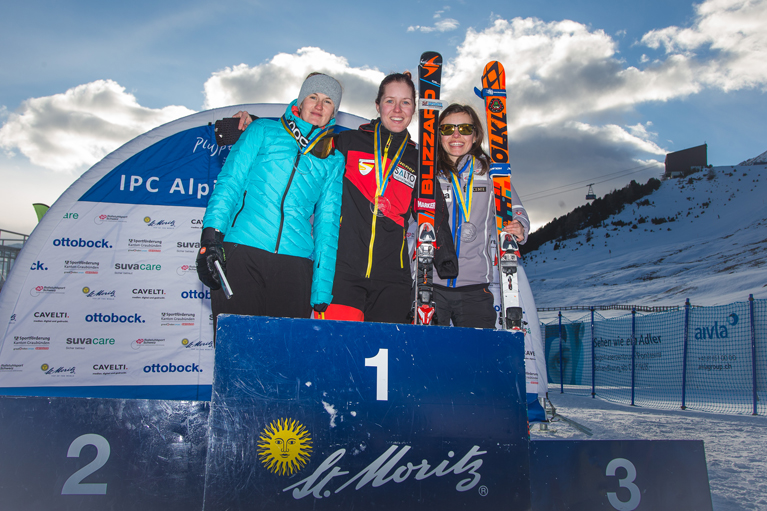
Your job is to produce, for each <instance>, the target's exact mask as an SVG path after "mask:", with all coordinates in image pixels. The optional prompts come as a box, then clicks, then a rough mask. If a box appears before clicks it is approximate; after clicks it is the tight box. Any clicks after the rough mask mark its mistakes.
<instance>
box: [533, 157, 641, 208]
mask: <svg viewBox="0 0 767 511" xmlns="http://www.w3.org/2000/svg"><path fill="white" fill-rule="evenodd" d="M652 167H654V165H641V166H639V167H632V168H630V169H623V170H618V171H615V172H610V173H607V174H603V175H601V176H594V177H590V178H588V179H582V180H580V181H575V182H573V183H568V184H566V185H561V186H555V187H554V188H548V189H546V190H538V191H537V192H532V193H529V194H527V195H525V196H524V197H521V198H526V199H528V200H531V197H532V196H534V195H538V194H540V193H546V192H553V191H554V190H559V189H560V188H569V189H568V190H566V191H572V190H573V188H570V187H572V186H575V185H582V184H583V183H588V182H589V181H591V180H592V179H598V178H602V177H606V176H612V175H614V174H620V175H619V176H616V177H622V176H624V175H627V176H628V175H630V174H633V173H635V172H641V171H643V170H647V169H649V168H652ZM603 182H604V181H599V182H591V183H590V184H598V183H603Z"/></svg>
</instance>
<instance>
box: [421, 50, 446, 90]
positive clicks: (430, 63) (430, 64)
mask: <svg viewBox="0 0 767 511" xmlns="http://www.w3.org/2000/svg"><path fill="white" fill-rule="evenodd" d="M437 59H439V63H437V62H435V61H436V60H437ZM421 67H423V68H424V69H425V70H426V74H425V75H423V76H422V77H421V78H427V77H429V76H431V75H433V74H434V72H435V71H437V70H438V69H439V68H440V67H442V56H441V55H440V54H436V55H434V56H433V57H432V58H431V59H429V60H427V61H424V60H421ZM437 83H439V81H437Z"/></svg>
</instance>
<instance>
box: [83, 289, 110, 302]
mask: <svg viewBox="0 0 767 511" xmlns="http://www.w3.org/2000/svg"><path fill="white" fill-rule="evenodd" d="M83 294H84V295H85V297H86V298H92V299H94V300H114V299H115V295H116V294H117V291H116V290H114V289H109V290H107V289H92V288H90V287H84V288H83Z"/></svg>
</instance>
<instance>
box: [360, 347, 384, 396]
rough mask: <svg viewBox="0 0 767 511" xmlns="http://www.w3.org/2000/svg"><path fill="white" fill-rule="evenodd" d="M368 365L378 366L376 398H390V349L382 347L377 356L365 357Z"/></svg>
mask: <svg viewBox="0 0 767 511" xmlns="http://www.w3.org/2000/svg"><path fill="white" fill-rule="evenodd" d="M365 366H366V367H375V368H376V399H377V400H378V401H388V400H389V350H387V349H385V348H381V349H379V350H378V353H376V356H375V357H372V358H366V359H365Z"/></svg>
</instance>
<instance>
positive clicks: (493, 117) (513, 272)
mask: <svg viewBox="0 0 767 511" xmlns="http://www.w3.org/2000/svg"><path fill="white" fill-rule="evenodd" d="M474 92H475V93H476V94H477V96H479V97H480V98H482V99H484V100H485V113H486V114H487V135H488V141H489V143H490V158H491V159H492V163H491V164H490V177H491V178H492V179H493V190H494V192H495V216H496V227H497V229H498V246H497V258H498V260H497V264H498V275H499V278H500V287H501V317H500V321H501V326H502V328H504V329H505V330H516V331H520V330H522V307H520V303H519V286H518V285H517V257H518V256H519V246H518V245H517V240H516V239H515V238H514V236H513V235H512V234H508V233H504V232H503V231H502V229H503V227H504V226H506V225H508V224H509V223H511V221H512V220H514V217H513V212H512V204H511V165H510V164H509V139H508V135H507V128H506V72H505V71H504V69H503V65H502V64H501V63H500V62H498V61H495V60H494V61H492V62H488V63H487V65H486V66H485V69H484V71H483V72H482V90H481V91H480V90H479V89H476V88H475V89H474Z"/></svg>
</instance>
